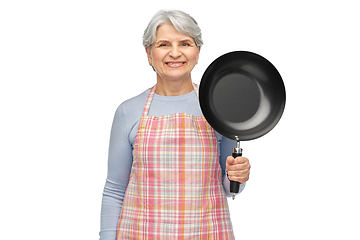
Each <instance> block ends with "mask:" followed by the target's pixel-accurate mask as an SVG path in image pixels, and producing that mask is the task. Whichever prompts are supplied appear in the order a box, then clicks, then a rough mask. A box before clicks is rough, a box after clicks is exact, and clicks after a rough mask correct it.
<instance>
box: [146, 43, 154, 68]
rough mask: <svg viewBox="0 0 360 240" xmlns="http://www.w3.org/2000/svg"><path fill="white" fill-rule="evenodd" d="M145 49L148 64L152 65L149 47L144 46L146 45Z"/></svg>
mask: <svg viewBox="0 0 360 240" xmlns="http://www.w3.org/2000/svg"><path fill="white" fill-rule="evenodd" d="M145 51H146V54H147V57H148V61H149V64H150V66H152V57H151V49H149V48H148V47H147V46H146V47H145Z"/></svg>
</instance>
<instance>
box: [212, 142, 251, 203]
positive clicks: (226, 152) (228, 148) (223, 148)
mask: <svg viewBox="0 0 360 240" xmlns="http://www.w3.org/2000/svg"><path fill="white" fill-rule="evenodd" d="M219 146H220V156H219V161H220V165H221V170H222V179H223V182H222V184H223V187H224V190H225V192H226V196H227V197H231V196H232V195H231V193H230V181H229V179H228V177H227V175H226V160H227V157H228V156H231V153H232V149H233V148H234V147H235V146H236V141H234V140H231V139H229V138H226V137H224V136H222V138H221V142H220V144H219ZM245 185H246V183H244V184H240V189H239V193H241V192H242V191H243V190H244V188H245ZM239 193H237V194H239Z"/></svg>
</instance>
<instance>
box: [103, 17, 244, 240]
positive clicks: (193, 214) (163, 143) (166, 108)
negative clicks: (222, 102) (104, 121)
mask: <svg viewBox="0 0 360 240" xmlns="http://www.w3.org/2000/svg"><path fill="white" fill-rule="evenodd" d="M202 44H203V42H202V39H201V31H200V28H199V27H198V25H197V22H196V21H195V20H194V19H193V18H192V17H191V16H190V15H188V14H186V13H184V12H181V11H160V12H158V13H157V14H156V15H155V16H154V17H153V18H152V19H151V21H150V23H149V25H148V27H147V28H146V30H145V33H144V36H143V45H144V47H145V50H146V53H147V58H148V61H149V64H150V66H152V68H153V69H154V71H155V72H156V76H157V83H156V85H155V86H153V87H152V88H150V89H147V90H145V91H144V92H143V93H141V94H140V95H138V96H136V97H134V98H131V99H129V100H127V101H125V102H123V103H122V104H121V105H120V106H119V107H118V109H117V111H116V113H115V117H114V121H113V125H112V130H111V136H110V147H109V160H108V161H109V162H108V176H107V180H106V184H105V188H104V193H103V201H102V213H101V231H100V239H101V240H115V239H234V234H233V229H232V223H231V220H230V214H229V209H228V204H227V197H230V196H231V195H230V191H229V179H231V180H234V181H238V182H240V183H241V187H240V192H241V191H242V190H243V188H244V185H245V182H246V181H247V180H248V179H249V172H250V164H249V160H248V159H247V158H245V157H238V158H236V159H234V158H233V157H231V156H229V157H228V154H229V153H230V152H231V149H232V147H233V146H234V145H235V142H234V141H233V140H230V139H227V138H225V137H223V136H221V135H220V134H218V133H217V132H215V131H214V130H213V129H212V128H211V126H210V125H209V124H208V123H207V122H206V120H205V118H204V117H203V115H202V112H201V109H200V106H199V100H198V88H197V86H196V85H195V84H193V82H192V79H191V71H192V70H193V68H194V66H195V65H196V64H197V62H198V60H199V54H200V48H201V46H202ZM226 172H227V174H226Z"/></svg>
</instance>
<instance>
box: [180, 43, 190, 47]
mask: <svg viewBox="0 0 360 240" xmlns="http://www.w3.org/2000/svg"><path fill="white" fill-rule="evenodd" d="M181 46H183V47H188V46H190V44H188V43H183V44H181Z"/></svg>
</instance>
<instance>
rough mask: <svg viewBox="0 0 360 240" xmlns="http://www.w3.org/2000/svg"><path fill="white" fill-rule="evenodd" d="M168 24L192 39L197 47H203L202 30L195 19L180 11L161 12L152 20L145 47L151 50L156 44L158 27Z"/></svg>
mask: <svg viewBox="0 0 360 240" xmlns="http://www.w3.org/2000/svg"><path fill="white" fill-rule="evenodd" d="M166 23H169V24H172V25H173V26H174V27H175V29H176V30H177V31H178V32H179V33H181V34H184V35H187V36H190V37H192V38H193V39H194V41H195V44H196V46H197V47H201V46H202V45H203V41H202V38H201V29H200V28H199V26H198V24H197V22H196V21H195V19H194V18H193V17H191V16H190V15H189V14H187V13H185V12H182V11H179V10H169V11H167V10H160V11H159V12H157V13H156V14H155V15H154V17H153V18H152V19H151V20H150V22H149V25H148V26H147V28H146V29H145V31H144V35H143V45H144V47H148V48H151V46H152V44H153V43H154V42H155V39H156V31H157V29H158V27H159V26H161V25H162V24H166Z"/></svg>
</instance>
